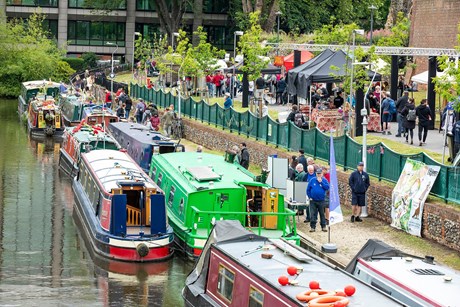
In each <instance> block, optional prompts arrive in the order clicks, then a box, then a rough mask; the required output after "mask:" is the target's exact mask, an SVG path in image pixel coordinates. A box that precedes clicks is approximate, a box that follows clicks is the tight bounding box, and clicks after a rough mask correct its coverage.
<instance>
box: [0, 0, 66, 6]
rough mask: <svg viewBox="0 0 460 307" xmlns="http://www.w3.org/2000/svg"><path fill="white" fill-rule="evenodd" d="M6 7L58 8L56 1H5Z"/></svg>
mask: <svg viewBox="0 0 460 307" xmlns="http://www.w3.org/2000/svg"><path fill="white" fill-rule="evenodd" d="M6 5H17V6H36V7H37V6H39V7H58V0H6Z"/></svg>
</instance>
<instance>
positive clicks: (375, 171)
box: [361, 145, 381, 177]
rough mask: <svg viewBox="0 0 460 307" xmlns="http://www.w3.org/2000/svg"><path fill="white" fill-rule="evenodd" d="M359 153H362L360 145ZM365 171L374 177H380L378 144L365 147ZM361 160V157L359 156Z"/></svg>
mask: <svg viewBox="0 0 460 307" xmlns="http://www.w3.org/2000/svg"><path fill="white" fill-rule="evenodd" d="M361 153H362V146H361ZM366 159H367V161H366V162H367V163H366V172H367V173H369V174H371V175H374V176H376V177H380V162H381V161H380V160H381V155H380V145H369V146H367V149H366ZM361 160H362V158H361Z"/></svg>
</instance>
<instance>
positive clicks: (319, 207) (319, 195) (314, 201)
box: [307, 168, 329, 232]
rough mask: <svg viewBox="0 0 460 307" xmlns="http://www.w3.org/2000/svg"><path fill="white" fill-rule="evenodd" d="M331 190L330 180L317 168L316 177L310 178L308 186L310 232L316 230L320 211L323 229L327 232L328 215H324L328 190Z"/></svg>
mask: <svg viewBox="0 0 460 307" xmlns="http://www.w3.org/2000/svg"><path fill="white" fill-rule="evenodd" d="M327 190H329V182H327V180H326V179H325V178H323V170H322V169H320V168H318V169H317V170H316V177H314V178H312V179H310V181H309V182H308V186H307V196H308V198H309V199H310V232H315V230H316V221H317V219H318V213H319V218H320V222H319V223H320V225H321V230H322V231H324V232H326V231H327V230H326V217H325V216H324V206H325V202H324V200H325V198H326V191H327Z"/></svg>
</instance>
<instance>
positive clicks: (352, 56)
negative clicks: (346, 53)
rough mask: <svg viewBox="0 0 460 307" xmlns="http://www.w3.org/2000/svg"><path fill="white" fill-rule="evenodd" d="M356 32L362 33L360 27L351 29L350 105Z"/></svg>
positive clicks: (351, 101)
mask: <svg viewBox="0 0 460 307" xmlns="http://www.w3.org/2000/svg"><path fill="white" fill-rule="evenodd" d="M356 33H358V34H361V35H363V34H364V30H362V29H357V30H353V47H352V50H351V63H352V65H351V74H350V101H349V103H350V105H352V104H353V61H354V60H355V43H356Z"/></svg>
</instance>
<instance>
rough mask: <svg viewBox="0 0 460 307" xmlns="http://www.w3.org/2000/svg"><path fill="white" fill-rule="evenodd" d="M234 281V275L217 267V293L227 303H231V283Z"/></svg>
mask: <svg viewBox="0 0 460 307" xmlns="http://www.w3.org/2000/svg"><path fill="white" fill-rule="evenodd" d="M234 281H235V273H233V272H232V271H230V270H229V269H227V268H226V267H224V266H223V265H222V264H221V265H219V277H218V279H217V292H218V293H219V294H220V295H222V297H224V298H225V299H227V300H228V301H229V302H231V301H232V296H233V283H234Z"/></svg>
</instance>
